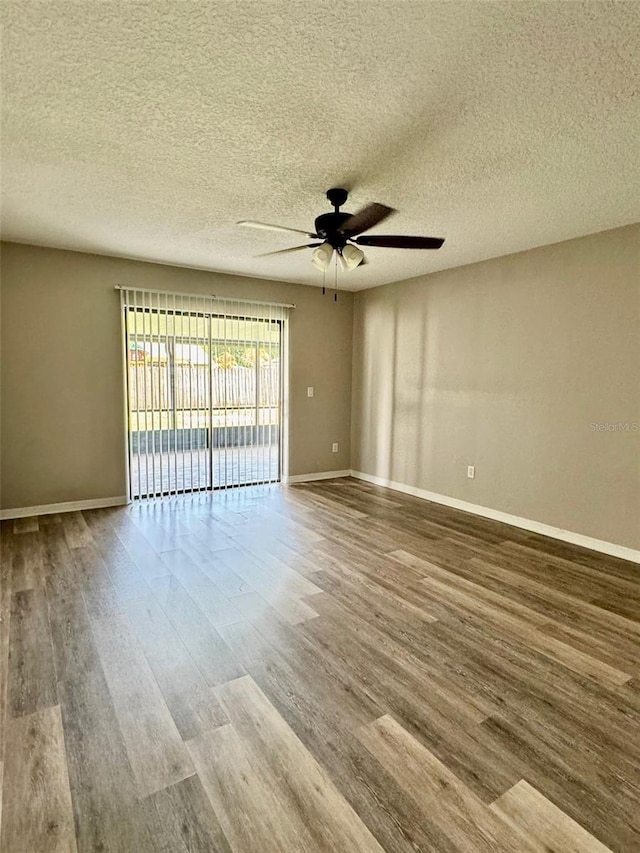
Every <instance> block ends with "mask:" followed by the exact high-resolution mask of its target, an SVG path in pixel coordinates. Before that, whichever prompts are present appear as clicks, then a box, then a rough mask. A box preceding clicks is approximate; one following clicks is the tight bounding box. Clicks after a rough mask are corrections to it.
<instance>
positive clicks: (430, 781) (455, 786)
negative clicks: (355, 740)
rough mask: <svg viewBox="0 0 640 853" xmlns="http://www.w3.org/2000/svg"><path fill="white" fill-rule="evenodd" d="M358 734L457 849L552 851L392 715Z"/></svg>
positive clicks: (506, 851) (494, 852)
mask: <svg viewBox="0 0 640 853" xmlns="http://www.w3.org/2000/svg"><path fill="white" fill-rule="evenodd" d="M358 737H359V738H360V739H361V741H362V742H363V744H364V745H365V746H366V747H367V749H369V750H370V751H371V753H372V754H373V755H374V756H375V757H376V758H377V759H378V760H379V761H380V763H381V764H382V765H383V767H385V768H386V769H387V770H388V771H389V772H390V773H391V774H392V775H393V776H394V778H395V779H396V780H397V781H398V782H399V783H400V784H401V785H402V787H403V789H404V790H405V791H406V793H407V795H408V796H410V797H411V798H412V799H413V800H414V801H415V803H416V805H417V807H418V808H419V809H420V811H421V814H422V819H423V820H426V821H429V822H434V823H436V824H437V825H438V826H439V827H440V829H441V830H442V832H443V833H444V834H445V835H446V836H447V837H448V838H449V839H451V840H452V841H453V843H454V848H455V849H457V850H460V851H472V850H473V851H474V853H475V851H477V853H481V851H486V852H487V853H498V851H504V853H512V851H514V850H518V851H521V853H525V851H531V853H533V851H539V853H543V851H545V852H546V850H547V848H545V847H544V846H542V845H540V844H537V843H535V842H534V841H533V840H532V839H531V840H526V839H523V838H522V837H519V836H518V835H517V834H516V833H514V832H513V831H512V830H511V828H510V827H509V826H508V824H506V823H504V822H502V821H501V820H500V819H499V818H497V817H496V815H495V814H494V813H492V812H491V811H490V810H489V809H488V808H487V807H486V806H485V804H484V803H483V802H482V801H481V800H479V799H478V798H477V797H476V796H475V795H474V794H473V793H472V792H471V791H470V790H469V789H468V788H467V787H466V786H465V785H464V784H463V783H462V782H460V780H459V779H458V778H457V777H456V776H455V775H454V774H453V773H451V771H450V770H449V769H448V768H447V767H445V765H444V764H442V762H441V761H439V760H438V759H437V758H436V757H435V756H434V755H432V754H431V753H430V752H429V750H428V749H425V747H423V746H422V745H421V744H420V743H418V741H417V740H415V738H413V737H411V735H410V734H409V733H408V732H407V731H406V730H405V729H403V728H402V726H401V725H400V724H399V723H397V722H396V721H395V720H394V719H393V718H392V717H390V716H384V717H381V718H380V719H379V720H376V721H375V722H373V723H370V724H369V725H367V726H364V727H363V728H362V729H361V730H360V732H359V733H358Z"/></svg>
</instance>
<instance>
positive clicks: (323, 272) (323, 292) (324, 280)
mask: <svg viewBox="0 0 640 853" xmlns="http://www.w3.org/2000/svg"><path fill="white" fill-rule="evenodd" d="M326 279H327V272H326V270H322V295H323V296H324V295H325V293H326V292H327V288H326V287H325V282H326Z"/></svg>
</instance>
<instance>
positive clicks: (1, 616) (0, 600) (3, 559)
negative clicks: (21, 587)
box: [0, 521, 14, 807]
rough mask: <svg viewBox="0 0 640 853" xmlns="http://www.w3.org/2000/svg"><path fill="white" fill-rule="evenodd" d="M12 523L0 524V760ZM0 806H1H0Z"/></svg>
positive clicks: (6, 674) (6, 678)
mask: <svg viewBox="0 0 640 853" xmlns="http://www.w3.org/2000/svg"><path fill="white" fill-rule="evenodd" d="M12 530H13V524H11V523H10V522H7V521H4V522H2V523H1V525H0V531H1V532H0V760H2V756H3V755H4V741H5V732H6V725H5V721H6V718H7V706H8V699H9V696H8V687H9V639H10V630H11V590H12V559H13V554H14V549H13V533H12V532H11V531H12ZM0 807H1V806H0Z"/></svg>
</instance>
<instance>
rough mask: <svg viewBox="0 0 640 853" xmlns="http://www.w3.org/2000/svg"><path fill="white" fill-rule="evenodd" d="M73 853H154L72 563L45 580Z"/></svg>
mask: <svg viewBox="0 0 640 853" xmlns="http://www.w3.org/2000/svg"><path fill="white" fill-rule="evenodd" d="M47 594H48V599H49V612H50V619H51V633H52V637H53V647H54V655H55V664H56V672H57V676H58V693H59V696H60V701H61V704H62V719H63V725H64V733H65V742H66V754H67V765H68V771H69V779H70V783H71V791H72V798H73V807H74V815H75V825H76V839H77V845H78V851H79V853H94V851H97V850H100V851H104V853H107V851H108V853H111V851H114V853H115V851H117V853H124V851H130V850H135V851H137V853H156V851H155V848H154V846H153V845H152V843H151V838H150V836H149V832H148V826H147V823H146V821H145V820H144V815H143V814H142V813H141V811H140V809H139V807H138V804H137V791H136V784H135V780H134V778H133V773H132V771H131V767H130V764H129V759H128V757H127V752H126V748H125V744H124V740H123V738H122V733H121V731H120V726H119V723H118V720H117V717H116V714H115V710H114V707H113V702H112V700H111V695H110V693H109V689H108V686H107V683H106V680H105V677H104V672H103V670H102V665H101V663H100V659H99V657H98V653H97V650H96V648H95V644H94V640H93V636H92V634H91V628H90V622H89V616H88V613H87V609H86V606H85V602H84V598H83V596H82V594H81V592H80V591H79V590H78V588H77V585H76V583H75V571H74V563H73V561H72V560H71V559H70V558H67V559H64V560H61V561H58V562H56V563H54V564H53V565H52V566H51V571H50V572H49V574H48V575H47Z"/></svg>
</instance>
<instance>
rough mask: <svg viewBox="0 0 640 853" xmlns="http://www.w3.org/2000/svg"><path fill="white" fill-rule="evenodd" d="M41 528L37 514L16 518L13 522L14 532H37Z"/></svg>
mask: <svg viewBox="0 0 640 853" xmlns="http://www.w3.org/2000/svg"><path fill="white" fill-rule="evenodd" d="M39 529H40V526H39V523H38V517H37V516H35V515H34V516H31V517H30V518H16V520H15V521H14V522H13V532H14V534H18V535H19V534H21V533H37V532H38V530H39Z"/></svg>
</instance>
